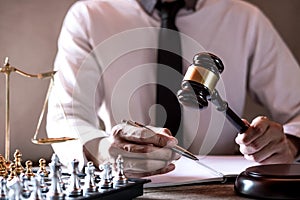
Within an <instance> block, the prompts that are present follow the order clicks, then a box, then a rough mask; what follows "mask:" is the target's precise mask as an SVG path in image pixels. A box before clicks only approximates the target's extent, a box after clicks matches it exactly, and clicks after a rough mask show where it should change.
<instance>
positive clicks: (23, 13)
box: [0, 0, 75, 161]
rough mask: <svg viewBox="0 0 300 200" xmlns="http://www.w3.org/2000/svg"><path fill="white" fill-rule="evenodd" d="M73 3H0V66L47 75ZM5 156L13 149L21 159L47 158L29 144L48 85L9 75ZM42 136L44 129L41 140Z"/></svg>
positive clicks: (0, 91)
mask: <svg viewBox="0 0 300 200" xmlns="http://www.w3.org/2000/svg"><path fill="white" fill-rule="evenodd" d="M73 2H75V0H50V1H49V0H48V1H47V0H0V63H1V66H2V65H3V63H4V58H5V57H6V56H7V57H9V59H10V64H11V65H12V66H15V67H18V68H19V69H21V70H23V71H26V72H28V73H33V74H36V73H40V72H45V71H50V70H52V65H53V60H54V56H55V53H56V41H57V37H58V34H59V31H60V27H61V24H62V20H63V18H64V15H65V13H66V11H67V9H68V8H69V6H70V5H71V4H72V3H73ZM10 79H11V81H10V82H11V87H10V89H11V94H10V98H11V101H10V106H11V112H10V118H11V156H10V158H11V159H13V157H12V156H13V153H14V151H15V149H16V148H19V149H20V150H21V152H22V154H23V160H24V161H25V160H27V159H32V160H38V159H39V158H41V157H46V158H49V157H50V156H51V155H52V149H51V147H50V146H48V145H47V146H40V145H35V144H32V143H31V141H30V139H31V137H32V136H33V134H34V132H35V128H36V125H37V120H38V117H39V114H40V111H41V109H42V104H43V100H44V97H45V94H46V89H47V86H48V83H49V81H48V80H36V79H29V78H24V77H21V76H19V75H18V74H16V73H12V74H11V75H10ZM4 86H5V75H4V74H0V141H1V142H0V153H1V154H2V155H4V152H5V151H4V139H5V138H4V135H5V134H4V133H5V130H4V129H5V123H4V112H5V97H4V96H5V87H4ZM43 136H45V129H44V126H43V128H42V129H41V137H43Z"/></svg>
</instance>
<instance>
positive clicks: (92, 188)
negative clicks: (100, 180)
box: [84, 161, 98, 195]
mask: <svg viewBox="0 0 300 200" xmlns="http://www.w3.org/2000/svg"><path fill="white" fill-rule="evenodd" d="M85 174H86V176H85V181H84V194H87V195H88V194H90V193H93V192H97V191H98V186H97V185H96V183H95V166H94V164H93V162H91V161H90V162H88V163H87V166H86V167H85Z"/></svg>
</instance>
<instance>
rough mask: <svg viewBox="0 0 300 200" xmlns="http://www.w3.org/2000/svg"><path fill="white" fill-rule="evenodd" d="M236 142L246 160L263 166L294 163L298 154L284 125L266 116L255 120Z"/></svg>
mask: <svg viewBox="0 0 300 200" xmlns="http://www.w3.org/2000/svg"><path fill="white" fill-rule="evenodd" d="M244 122H245V123H247V124H249V122H247V121H246V120H244ZM235 141H236V143H237V144H239V145H240V152H241V153H242V154H244V157H245V158H246V159H248V160H253V161H256V162H259V163H262V164H275V163H292V162H293V161H294V160H295V156H296V154H297V150H296V148H295V146H294V145H293V144H292V142H291V141H290V140H289V139H288V137H287V135H286V134H284V132H283V127H282V125H281V124H279V123H276V122H274V121H271V120H269V119H268V118H267V117H264V116H260V117H257V118H255V119H254V120H253V121H252V123H251V124H249V129H248V130H247V131H246V132H245V133H240V134H238V136H237V137H236V139H235Z"/></svg>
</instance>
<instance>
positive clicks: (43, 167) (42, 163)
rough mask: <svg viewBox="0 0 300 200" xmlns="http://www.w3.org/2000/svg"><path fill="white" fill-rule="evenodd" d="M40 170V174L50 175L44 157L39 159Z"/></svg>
mask: <svg viewBox="0 0 300 200" xmlns="http://www.w3.org/2000/svg"><path fill="white" fill-rule="evenodd" d="M39 167H40V168H39V170H38V171H37V173H38V174H40V173H43V176H44V177H48V175H49V172H48V171H47V169H46V160H45V159H44V158H41V159H40V160H39Z"/></svg>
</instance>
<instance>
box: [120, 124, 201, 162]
mask: <svg viewBox="0 0 300 200" xmlns="http://www.w3.org/2000/svg"><path fill="white" fill-rule="evenodd" d="M123 122H124V123H127V124H129V125H131V126H136V127H142V128H145V129H148V130H150V131H152V132H153V133H155V132H154V131H153V130H152V129H150V128H149V127H147V126H145V125H143V124H141V123H139V122H134V121H131V120H123ZM171 149H172V150H173V151H174V152H176V153H178V154H180V155H182V156H184V157H187V158H189V159H192V160H199V159H198V158H197V157H196V156H195V155H194V154H192V153H191V152H189V151H188V150H186V149H184V148H182V147H180V146H178V145H175V146H173V147H172V148H171Z"/></svg>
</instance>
